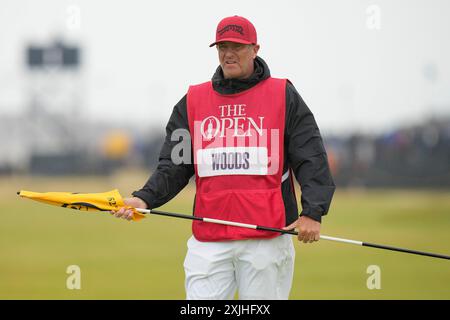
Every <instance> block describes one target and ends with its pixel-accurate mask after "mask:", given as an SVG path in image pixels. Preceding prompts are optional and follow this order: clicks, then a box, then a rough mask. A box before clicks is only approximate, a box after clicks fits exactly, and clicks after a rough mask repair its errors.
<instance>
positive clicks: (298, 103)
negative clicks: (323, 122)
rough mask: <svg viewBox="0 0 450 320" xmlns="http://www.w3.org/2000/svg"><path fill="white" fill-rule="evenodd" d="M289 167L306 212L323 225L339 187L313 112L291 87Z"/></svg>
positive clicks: (288, 96)
mask: <svg viewBox="0 0 450 320" xmlns="http://www.w3.org/2000/svg"><path fill="white" fill-rule="evenodd" d="M285 135H286V136H285V139H287V148H288V150H287V156H288V162H289V166H290V167H291V168H292V170H293V172H294V175H295V178H296V179H297V181H298V183H299V184H300V187H301V191H302V195H301V205H302V212H301V214H300V216H308V217H310V218H311V219H314V220H315V221H318V222H321V221H322V216H323V215H326V214H327V213H328V209H329V207H330V204H331V200H332V197H333V194H334V190H335V184H334V181H333V178H332V176H331V172H330V168H329V165H328V158H327V154H326V151H325V148H324V146H323V141H322V137H321V135H320V131H319V128H318V127H317V124H316V121H315V119H314V116H313V114H312V112H311V111H310V110H309V108H308V106H307V105H306V104H305V102H304V101H303V99H302V98H301V96H300V94H299V93H298V92H297V90H296V89H295V87H294V86H293V85H292V84H291V83H289V82H288V83H287V86H286V130H285Z"/></svg>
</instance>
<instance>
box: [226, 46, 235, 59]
mask: <svg viewBox="0 0 450 320" xmlns="http://www.w3.org/2000/svg"><path fill="white" fill-rule="evenodd" d="M234 55H235V52H234V50H233V49H232V48H227V49H226V50H225V52H224V57H225V58H232V57H234Z"/></svg>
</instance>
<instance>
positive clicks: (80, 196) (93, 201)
mask: <svg viewBox="0 0 450 320" xmlns="http://www.w3.org/2000/svg"><path fill="white" fill-rule="evenodd" d="M17 194H18V195H19V196H21V197H23V198H28V199H32V200H36V201H39V202H43V203H47V204H51V205H54V206H58V207H63V208H70V209H76V210H81V211H113V210H119V208H120V207H127V206H126V205H125V203H124V202H123V199H122V196H121V195H120V193H119V190H117V189H114V190H111V191H108V192H103V193H77V192H74V193H71V192H33V191H26V190H21V191H20V192H18V193H17ZM130 208H131V207H130ZM131 209H134V208H131ZM133 211H134V214H133V221H139V220H141V219H143V218H145V215H144V214H142V213H140V212H138V211H136V209H134V210H133Z"/></svg>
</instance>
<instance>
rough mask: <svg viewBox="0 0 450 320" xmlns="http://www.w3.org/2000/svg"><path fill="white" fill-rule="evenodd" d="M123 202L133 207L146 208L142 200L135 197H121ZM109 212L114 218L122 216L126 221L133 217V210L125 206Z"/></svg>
mask: <svg viewBox="0 0 450 320" xmlns="http://www.w3.org/2000/svg"><path fill="white" fill-rule="evenodd" d="M123 202H124V203H125V205H126V206H130V207H133V208H141V209H147V204H146V203H145V202H144V200H142V199H140V198H137V197H133V198H125V199H123ZM111 214H112V215H114V216H115V217H116V218H122V219H126V220H128V221H130V220H132V219H133V210H132V209H127V208H126V207H122V208H120V209H119V210H117V211H111Z"/></svg>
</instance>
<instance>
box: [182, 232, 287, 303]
mask: <svg viewBox="0 0 450 320" xmlns="http://www.w3.org/2000/svg"><path fill="white" fill-rule="evenodd" d="M187 245H188V251H187V254H186V258H185V260H184V270H185V275H186V282H185V287H186V299H188V300H190V299H196V300H200V299H214V300H219V299H227V300H231V299H233V298H234V295H235V293H236V290H237V291H238V296H239V299H243V300H260V299H273V300H275V299H288V298H289V292H290V291H291V286H292V278H293V274H294V260H295V250H294V245H293V243H292V236H291V235H288V234H285V235H281V236H278V237H276V238H273V239H261V240H238V241H225V242H200V241H198V240H196V239H195V237H194V236H192V237H191V238H190V239H189V241H188V243H187Z"/></svg>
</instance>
